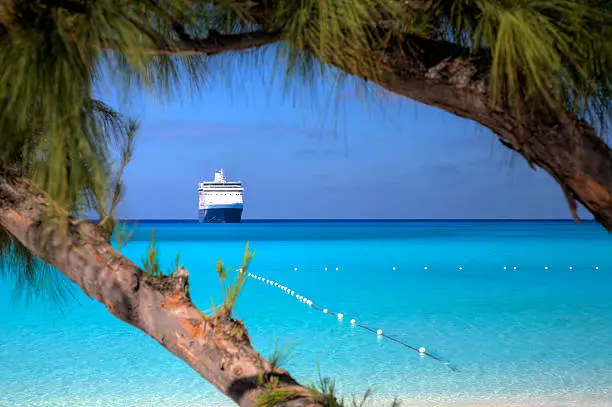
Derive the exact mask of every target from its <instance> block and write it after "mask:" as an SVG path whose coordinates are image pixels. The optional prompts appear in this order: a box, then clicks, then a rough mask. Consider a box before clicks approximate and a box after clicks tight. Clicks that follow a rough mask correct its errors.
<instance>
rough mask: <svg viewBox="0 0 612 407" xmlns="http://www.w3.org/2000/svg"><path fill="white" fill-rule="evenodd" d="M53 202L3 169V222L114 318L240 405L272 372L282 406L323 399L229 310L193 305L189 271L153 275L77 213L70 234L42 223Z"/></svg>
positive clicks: (0, 210) (246, 402)
mask: <svg viewBox="0 0 612 407" xmlns="http://www.w3.org/2000/svg"><path fill="white" fill-rule="evenodd" d="M48 205H49V198H48V197H47V196H46V194H45V193H43V192H42V191H41V190H39V189H38V188H37V187H35V186H34V185H33V184H32V183H31V182H30V181H29V180H27V179H24V178H22V177H20V176H19V175H18V174H15V173H11V172H10V171H6V170H3V169H2V168H0V227H2V228H4V229H5V230H6V231H7V232H8V233H10V234H11V235H12V236H13V237H14V238H16V239H17V240H19V241H20V242H21V243H22V244H23V245H24V246H25V247H27V248H28V249H29V250H31V251H32V253H34V254H35V255H36V256H37V257H39V258H40V259H42V260H43V261H45V262H47V263H49V264H52V265H53V266H55V267H56V268H57V269H59V270H60V271H61V272H62V273H63V274H64V275H66V276H67V277H68V278H69V279H70V280H72V281H73V282H74V283H75V284H76V285H78V286H79V287H80V288H81V289H82V290H83V291H84V292H85V293H86V294H87V295H88V296H90V297H93V298H94V299H96V300H97V301H99V302H101V303H102V304H104V305H105V306H106V308H107V309H108V311H109V312H110V313H111V314H113V315H114V316H115V317H117V318H119V319H121V320H122V321H125V322H127V323H129V324H130V325H133V326H134V327H136V328H138V329H140V330H141V331H143V332H145V333H146V334H147V335H149V336H150V337H152V338H153V339H155V340H156V341H157V342H159V343H160V344H161V345H162V346H164V347H165V348H166V349H168V350H169V351H170V352H172V353H173V354H174V355H176V356H177V357H179V358H180V359H182V360H183V361H185V362H186V363H187V364H188V365H189V366H191V367H192V368H193V369H194V370H195V371H197V372H198V373H199V374H200V375H201V376H202V377H203V378H205V379H206V380H208V381H209V382H211V383H212V384H213V385H215V386H216V387H217V388H218V389H219V390H221V391H222V392H223V393H224V394H225V395H227V396H228V397H230V398H231V399H232V400H233V401H235V402H236V403H237V404H239V405H240V406H247V407H251V406H253V405H254V403H255V401H256V400H257V398H258V397H259V396H260V395H262V394H264V393H265V392H266V391H269V390H268V388H266V387H265V386H266V385H269V383H271V382H272V379H273V378H274V381H276V380H278V385H277V386H276V387H275V389H276V390H279V391H284V392H285V393H284V394H286V395H287V399H286V400H285V401H284V402H282V403H280V404H278V405H279V406H295V407H297V406H300V407H302V406H319V405H321V404H320V402H322V401H320V402H319V401H317V400H315V396H314V395H313V393H312V392H311V391H310V390H309V389H307V388H305V387H302V386H300V385H299V384H298V383H297V382H296V381H295V380H294V379H293V378H292V377H291V376H290V375H289V373H287V372H286V371H284V370H281V369H273V367H272V366H271V364H270V363H269V362H268V361H267V360H265V359H264V358H263V357H261V356H260V355H259V354H258V353H257V352H256V351H255V350H254V349H253V347H252V346H251V342H250V339H249V336H248V333H247V331H246V329H245V327H244V325H243V324H242V323H241V322H240V321H238V320H236V319H233V318H231V317H230V316H229V315H227V314H225V313H219V314H215V315H212V316H205V315H204V314H202V313H201V312H200V311H199V310H198V309H197V308H196V307H195V306H194V305H193V303H192V301H191V298H190V296H189V291H188V276H189V273H188V272H187V270H185V269H184V268H182V267H180V268H179V269H178V270H177V271H176V272H175V273H174V274H172V275H170V276H162V277H158V278H154V277H151V276H149V275H147V274H145V273H144V272H143V271H142V270H140V269H139V268H138V267H137V266H136V265H135V264H134V263H132V262H131V261H130V260H129V259H127V258H125V257H123V256H122V255H121V254H119V253H118V252H116V251H115V250H114V249H113V248H112V247H111V246H110V245H109V244H108V243H107V241H106V239H105V236H104V234H103V233H101V231H100V230H99V228H97V227H96V226H95V225H93V224H91V223H84V222H79V221H77V220H75V219H71V220H70V223H69V232H68V235H62V234H61V232H60V231H59V230H60V228H58V227H55V228H52V229H49V226H50V225H49V223H48V222H49V220H48V219H45V222H43V215H44V214H45V211H46V210H47V208H48ZM43 230H44V231H48V230H51V234H50V235H47V234H44V235H43Z"/></svg>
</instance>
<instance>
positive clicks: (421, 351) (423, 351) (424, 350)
mask: <svg viewBox="0 0 612 407" xmlns="http://www.w3.org/2000/svg"><path fill="white" fill-rule="evenodd" d="M425 352H427V349H425V348H424V347H423V346H421V347H420V348H419V353H425Z"/></svg>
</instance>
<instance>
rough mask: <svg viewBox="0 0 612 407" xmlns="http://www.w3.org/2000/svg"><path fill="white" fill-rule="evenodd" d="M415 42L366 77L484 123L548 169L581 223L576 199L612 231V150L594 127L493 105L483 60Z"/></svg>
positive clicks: (545, 112) (568, 116)
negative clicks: (517, 112)
mask: <svg viewBox="0 0 612 407" xmlns="http://www.w3.org/2000/svg"><path fill="white" fill-rule="evenodd" d="M411 44H412V46H413V48H411V50H408V49H400V50H387V51H384V52H382V53H381V55H379V56H378V57H379V58H380V61H381V62H382V64H383V66H382V67H381V69H380V75H378V76H376V77H374V78H366V79H371V80H373V81H374V82H376V83H377V84H379V85H380V86H382V87H383V88H385V89H387V90H389V91H391V92H393V93H396V94H398V95H402V96H406V97H409V98H411V99H414V100H416V101H418V102H421V103H424V104H426V105H429V106H435V107H438V108H441V109H443V110H445V111H447V112H450V113H452V114H455V115H457V116H460V117H464V118H468V119H471V120H473V121H475V122H477V123H479V124H481V125H483V126H485V127H487V128H488V129H490V130H491V131H492V132H493V133H494V134H495V135H496V136H497V137H498V138H499V140H500V141H501V142H502V144H503V145H505V146H506V147H508V148H510V149H512V150H514V151H516V152H518V153H519V154H521V155H522V156H523V157H524V158H525V159H526V160H527V162H528V163H529V165H530V166H531V167H532V168H533V169H534V170H535V166H539V167H541V168H543V169H544V170H546V171H547V172H548V173H549V174H550V175H551V176H552V177H553V178H554V179H555V180H556V181H557V182H558V183H559V185H560V186H561V188H562V190H563V192H564V194H565V196H566V198H567V200H568V203H569V206H570V210H571V212H572V215H573V217H574V219H575V220H576V221H579V219H578V216H577V214H576V204H575V201H579V202H580V203H582V204H583V205H584V206H585V207H586V208H587V209H588V210H589V211H590V212H591V213H592V214H593V216H594V217H595V219H596V220H597V221H598V222H599V223H600V224H601V225H602V226H604V227H605V228H606V229H607V230H608V231H612V150H611V149H610V147H609V146H608V144H606V142H605V141H604V140H602V139H601V138H600V137H599V136H598V135H597V133H596V132H595V130H594V129H593V127H592V126H590V125H589V124H588V123H586V122H585V121H583V120H580V119H578V118H576V116H575V115H574V114H572V113H571V112H567V111H565V112H563V113H562V114H559V113H558V112H553V111H552V110H551V109H549V108H547V107H545V106H544V105H542V106H540V107H539V108H538V109H533V110H535V111H536V113H525V114H521V115H517V114H513V113H512V110H511V109H509V108H508V107H503V106H502V107H495V106H493V105H492V103H491V100H490V97H489V95H488V94H487V83H488V73H489V72H490V64H489V63H488V61H487V60H486V59H484V58H481V59H478V58H477V57H474V56H470V55H469V54H468V53H467V50H465V49H462V48H460V47H457V46H455V45H454V44H451V43H448V42H444V41H438V40H430V39H423V38H418V37H414V38H411ZM338 67H339V68H341V69H344V70H346V71H347V72H349V73H354V72H351V71H350V69H346V68H345V67H343V66H342V65H340V64H338Z"/></svg>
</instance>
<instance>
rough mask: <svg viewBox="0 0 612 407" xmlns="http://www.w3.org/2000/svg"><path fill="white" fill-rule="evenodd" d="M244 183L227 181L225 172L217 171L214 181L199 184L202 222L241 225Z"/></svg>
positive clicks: (199, 205)
mask: <svg viewBox="0 0 612 407" xmlns="http://www.w3.org/2000/svg"><path fill="white" fill-rule="evenodd" d="M243 192H244V187H243V185H242V182H240V181H236V182H232V181H227V180H226V179H225V173H224V172H223V170H217V171H215V178H214V179H213V180H212V181H203V182H200V183H199V184H198V201H199V202H198V210H199V216H198V218H199V220H200V222H209V223H213V222H215V223H239V222H240V220H241V218H242V204H243V202H242V193H243Z"/></svg>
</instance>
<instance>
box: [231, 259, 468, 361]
mask: <svg viewBox="0 0 612 407" xmlns="http://www.w3.org/2000/svg"><path fill="white" fill-rule="evenodd" d="M238 272H240V273H243V271H242V269H238ZM247 277H250V278H253V279H255V280H257V281H260V282H262V283H264V284H267V285H271V286H273V287H275V288H279V289H280V290H282V291H284V292H285V293H286V294H288V295H290V296H292V297H295V298H296V299H297V300H298V301H300V302H302V303H304V304H306V305H308V306H309V307H311V308H312V309H314V310H317V311H320V312H322V313H323V314H327V315H333V316H335V317H336V318H338V319H339V320H343V319H344V314H342V313H340V312H338V313H336V312H333V311H330V310H328V309H327V308H319V307H317V306H316V305H314V304H313V302H312V300H310V299H308V298H307V297H304V296H303V295H300V294H297V293H296V292H295V291H294V290H292V289H290V288H289V287H287V286H286V285H283V284H279V283H278V282H276V281H274V280H270V279H267V278H265V277H262V276H258V275H256V274H253V273H247ZM351 326H355V327H358V328H362V329H365V330H366V331H370V332H372V333H375V334H376V335H377V336H378V337H385V338H387V339H389V340H391V341H393V342H395V343H397V344H399V345H402V346H404V347H405V348H408V349H411V350H414V351H415V352H417V353H418V354H419V355H420V356H421V357H425V356H427V357H430V358H432V359H434V360H436V361H438V362H440V363H442V364H444V365H446V366H447V367H448V368H449V369H451V370H452V371H457V369H456V368H455V367H454V366H452V365H451V364H450V363H449V362H446V361H444V360H442V359H440V358H439V357H437V356H435V355H432V354H431V353H429V352H427V349H425V348H424V347H420V348H416V347H414V346H411V345H408V344H407V343H405V342H402V341H401V340H399V339H397V338H393V337H392V336H389V335H387V334H385V333H384V332H383V331H382V329H377V330H374V329H372V328H370V327H368V326H365V325H362V324H359V323H357V321H356V320H355V319H351Z"/></svg>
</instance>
